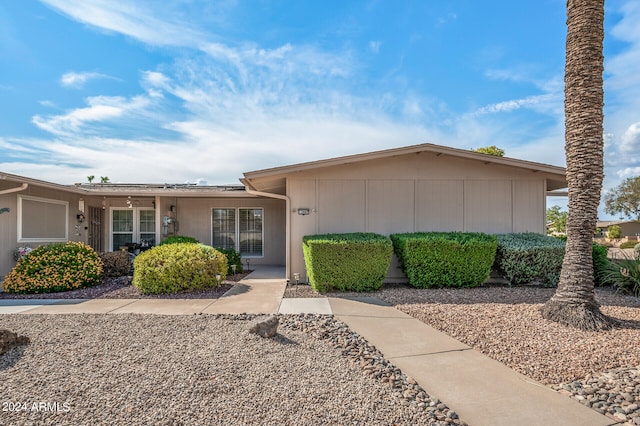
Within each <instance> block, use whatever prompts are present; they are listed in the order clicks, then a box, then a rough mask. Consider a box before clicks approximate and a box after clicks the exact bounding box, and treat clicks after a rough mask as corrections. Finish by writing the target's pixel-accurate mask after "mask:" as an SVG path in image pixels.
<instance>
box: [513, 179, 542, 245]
mask: <svg viewBox="0 0 640 426" xmlns="http://www.w3.org/2000/svg"><path fill="white" fill-rule="evenodd" d="M544 206H545V199H544V182H543V181H540V180H515V181H513V232H537V233H540V234H544V233H545V231H546V229H545V221H544V218H545V215H546V212H545V207H544Z"/></svg>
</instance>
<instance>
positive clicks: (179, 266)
mask: <svg viewBox="0 0 640 426" xmlns="http://www.w3.org/2000/svg"><path fill="white" fill-rule="evenodd" d="M133 265H134V272H133V285H134V286H136V287H137V288H138V289H139V290H140V292H141V293H143V294H161V293H177V292H179V291H183V290H200V289H205V288H214V287H217V286H218V282H217V281H216V274H217V273H219V274H221V281H222V280H224V279H225V278H226V275H227V258H226V256H225V255H224V254H222V253H220V252H219V251H218V250H216V249H214V248H213V247H209V246H205V245H204V244H193V243H175V244H165V245H159V246H157V247H153V248H151V249H150V250H147V251H143V252H142V253H140V254H139V255H138V256H136V258H135V260H134V261H133Z"/></svg>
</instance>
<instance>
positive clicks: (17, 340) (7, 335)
mask: <svg viewBox="0 0 640 426" xmlns="http://www.w3.org/2000/svg"><path fill="white" fill-rule="evenodd" d="M27 344H29V338H28V337H26V336H18V335H17V334H16V333H14V332H12V331H9V330H5V329H1V330H0V355H1V354H3V353H5V352H7V351H8V350H9V349H11V348H13V347H15V346H20V345H27Z"/></svg>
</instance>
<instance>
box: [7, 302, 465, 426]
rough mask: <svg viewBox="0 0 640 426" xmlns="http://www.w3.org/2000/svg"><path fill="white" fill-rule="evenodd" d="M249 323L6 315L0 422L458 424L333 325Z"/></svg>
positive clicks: (305, 318)
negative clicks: (14, 340)
mask: <svg viewBox="0 0 640 426" xmlns="http://www.w3.org/2000/svg"><path fill="white" fill-rule="evenodd" d="M252 319H254V317H253V316H249V315H233V316H232V315H218V316H215V315H191V316H157V315H133V314H129V315H49V316H44V315H4V316H2V327H6V328H9V329H11V330H13V331H15V332H18V333H19V334H21V335H26V336H28V337H30V339H31V343H30V344H29V345H28V346H23V347H19V348H14V349H12V350H10V351H9V352H7V353H5V354H4V355H2V356H1V357H0V394H2V395H3V401H4V402H3V411H2V412H0V424H12V425H27V424H38V425H76V424H109V425H136V424H157V425H181V424H189V425H229V424H244V425H320V424H332V425H333V424H352V425H391V424H397V425H416V424H440V425H454V424H462V425H465V423H464V422H463V421H461V420H460V419H459V418H458V416H457V415H456V413H454V412H453V411H451V410H449V409H448V408H447V407H446V405H445V404H443V403H442V402H440V401H438V400H432V399H431V398H430V397H429V396H428V395H427V394H426V392H424V390H423V389H422V388H420V387H419V386H418V385H417V384H416V383H415V381H413V380H412V379H411V378H408V377H406V376H405V375H404V374H402V372H401V371H400V370H398V369H397V368H395V367H394V366H393V365H391V364H389V363H388V362H387V361H386V360H384V358H383V357H382V356H381V354H380V353H379V352H378V351H377V350H375V349H374V348H372V347H371V346H369V345H368V344H367V343H366V341H364V339H362V337H360V336H358V335H357V334H355V333H353V332H352V331H350V330H349V328H348V327H347V326H346V325H345V324H344V323H341V322H340V321H338V320H335V319H334V318H333V317H331V316H318V315H292V316H280V321H281V325H280V327H279V329H278V335H277V336H276V337H274V338H272V339H262V338H261V337H258V336H256V335H254V334H250V333H249V332H248V329H249V325H250V320H252ZM43 324H46V326H45V327H43ZM34 403H35V405H34Z"/></svg>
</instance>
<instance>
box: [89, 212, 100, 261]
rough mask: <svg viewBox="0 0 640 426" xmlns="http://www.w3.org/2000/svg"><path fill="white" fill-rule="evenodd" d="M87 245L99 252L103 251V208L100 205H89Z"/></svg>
mask: <svg viewBox="0 0 640 426" xmlns="http://www.w3.org/2000/svg"><path fill="white" fill-rule="evenodd" d="M88 213H89V245H90V246H91V248H92V249H94V250H95V251H97V252H98V253H101V252H103V251H104V244H103V242H102V222H103V221H104V210H102V209H101V208H100V207H89V212H88Z"/></svg>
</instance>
